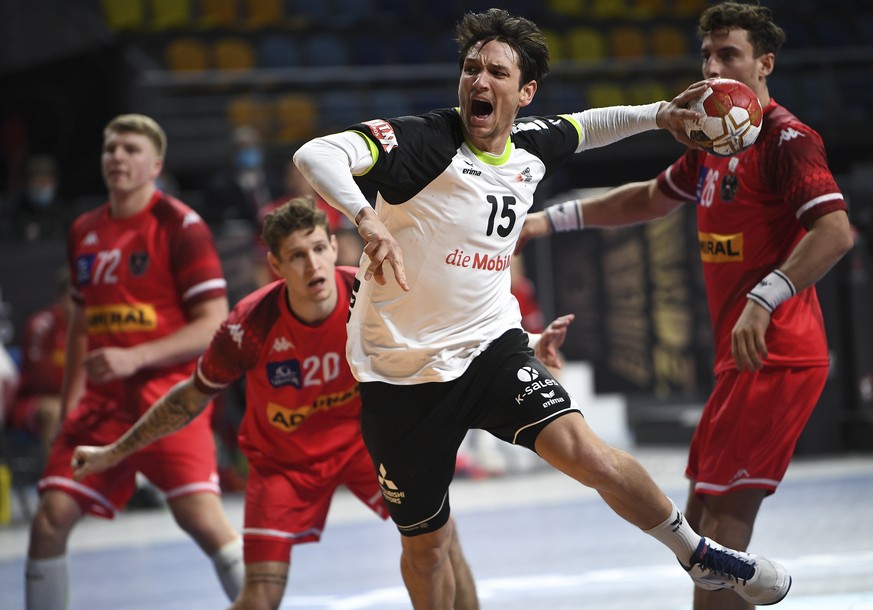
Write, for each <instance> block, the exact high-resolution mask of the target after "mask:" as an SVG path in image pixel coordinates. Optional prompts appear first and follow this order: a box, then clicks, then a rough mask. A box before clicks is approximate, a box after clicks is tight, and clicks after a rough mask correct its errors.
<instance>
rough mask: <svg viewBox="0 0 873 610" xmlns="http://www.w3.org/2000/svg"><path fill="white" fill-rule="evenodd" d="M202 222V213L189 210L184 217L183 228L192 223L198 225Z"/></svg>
mask: <svg viewBox="0 0 873 610" xmlns="http://www.w3.org/2000/svg"><path fill="white" fill-rule="evenodd" d="M199 222H200V215H199V214H197V212H188V213H187V214H185V218H183V219H182V228H183V229H185V228H187V227H190V226H191V225H196V224H197V223H199Z"/></svg>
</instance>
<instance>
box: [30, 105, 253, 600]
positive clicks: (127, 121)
mask: <svg viewBox="0 0 873 610" xmlns="http://www.w3.org/2000/svg"><path fill="white" fill-rule="evenodd" d="M165 148H166V136H165V135H164V132H163V130H162V129H161V127H160V126H159V125H158V124H157V123H156V122H155V121H154V120H152V119H151V118H149V117H146V116H143V115H121V116H118V117H116V118H115V119H113V120H112V121H110V122H109V124H108V125H107V126H106V129H105V130H104V134H103V154H102V170H103V178H104V181H105V183H106V186H107V189H108V191H109V202H108V203H107V204H105V205H103V206H100V207H98V208H96V209H94V210H91V211H88V212H85V213H84V214H82V215H81V216H79V218H77V219H76V221H75V222H74V224H73V226H72V227H71V228H70V232H69V235H68V243H67V249H68V258H69V263H70V271H71V281H72V295H73V301H74V303H75V307H74V310H73V314H72V316H71V318H70V332H69V340H68V343H67V354H66V368H65V374H64V382H63V387H62V390H61V419H62V422H63V423H62V428H61V431H60V433H59V435H58V436H57V438H56V439H55V441H54V443H53V445H52V449H51V454H50V455H49V458H48V463H47V466H46V469H45V472H44V473H43V476H42V478H41V480H40V482H39V485H38V488H39V491H40V493H41V497H40V504H39V508H38V509H37V513H36V515H35V517H34V519H33V523H32V525H31V531H30V547H29V550H28V561H27V574H26V576H27V582H26V597H27V607H28V609H29V610H41V609H47V608H61V607H64V606H65V604H66V599H67V597H68V594H67V589H68V578H69V577H68V575H67V571H68V570H67V559H66V550H67V540H68V537H69V534H70V532H71V531H72V529H73V527H74V526H75V524H76V523H77V522H78V520H79V519H80V518H81V517H82V516H83V515H84V514H85V513H90V514H92V515H97V516H102V517H112V516H114V514H115V513H116V512H117V511H118V510H119V509H121V508H122V507H124V505H125V504H126V503H127V501H128V500H129V499H130V497H131V495H132V494H133V492H134V488H135V475H136V473H137V472H141V473H143V474H144V475H145V476H146V477H147V478H148V479H149V480H150V481H151V482H152V483H153V484H154V485H156V486H157V487H159V488H160V489H162V490H163V491H164V492H165V494H166V497H167V503H168V505H169V507H170V510H171V511H172V513H173V517H174V518H175V519H176V522H177V523H178V524H179V525H180V526H181V527H182V529H184V530H185V531H186V532H188V533H189V534H190V535H191V537H192V538H193V539H194V540H195V541H196V542H197V544H198V545H199V546H200V548H201V549H202V550H203V551H204V552H205V553H206V554H207V555H209V556H210V557H211V558H212V560H213V562H214V563H215V568H216V571H217V572H218V575H219V579H220V580H221V583H222V585H223V587H224V589H225V592H226V593H227V595H228V597H230V598H231V599H234V598H235V597H236V595H237V593H238V591H239V588H240V587H241V584H242V561H241V558H242V549H241V546H242V545H241V541H240V538H239V535H238V534H237V533H236V532H235V531H234V530H233V528H232V527H231V526H230V524H229V523H228V521H227V518H226V517H225V515H224V511H223V509H222V507H221V501H220V497H219V493H220V490H219V488H218V483H217V474H216V461H215V445H214V441H213V437H212V431H211V429H210V421H209V418H208V417H207V416H204V417H200V418H198V419H197V420H196V421H194V422H192V425H191V426H189V427H188V428H187V429H186V430H184V431H182V432H180V433H179V434H177V435H174V436H172V437H170V438H167V439H164V440H163V441H161V442H160V443H156V444H155V445H153V446H151V447H149V448H147V449H144V450H143V451H140V452H138V453H136V454H135V455H131V456H130V457H129V458H128V459H127V460H124V461H123V462H121V463H119V464H118V465H117V466H116V467H115V468H113V469H112V470H110V471H107V472H105V473H101V474H95V475H92V476H89V477H87V478H84V479H81V480H78V481H77V480H74V479H73V471H72V468H71V457H72V455H73V450H74V448H75V447H76V446H77V445H79V444H83V443H87V444H95V443H97V444H99V443H105V442H109V441H110V440H112V439H115V438H117V437H118V436H119V435H120V434H121V433H122V432H124V431H125V430H126V429H127V428H128V427H130V425H131V423H133V422H134V421H136V419H137V418H138V417H139V416H140V415H141V414H142V413H143V412H144V411H145V409H146V408H147V407H148V405H149V404H151V402H152V401H153V400H155V399H156V398H157V397H158V396H161V395H163V394H164V393H165V392H167V391H168V390H169V389H170V388H171V387H173V386H174V385H175V384H176V383H178V382H179V381H181V380H183V379H185V378H187V377H188V376H189V375H190V374H191V372H192V371H193V369H194V366H195V363H196V356H197V355H198V354H200V353H201V352H202V351H203V348H204V347H205V346H206V345H207V344H208V342H209V339H210V337H211V336H212V334H213V333H214V332H215V329H216V328H217V327H218V324H219V323H220V322H221V320H222V319H223V318H224V316H225V315H227V297H226V283H225V280H224V276H223V274H222V270H221V263H220V260H219V258H218V254H217V252H216V250H215V245H214V243H213V240H212V234H211V233H210V231H209V229H208V228H207V226H206V224H205V223H204V222H203V221H202V220H201V219H200V217H199V216H198V215H197V214H196V213H195V212H193V211H192V210H191V209H190V208H189V207H187V206H186V205H184V204H183V203H181V202H180V201H178V200H176V199H174V198H172V197H170V196H168V195H166V194H164V193H162V192H160V191H158V190H157V189H156V188H155V179H156V178H157V177H158V175H159V174H160V172H161V168H162V167H163V158H164V151H165Z"/></svg>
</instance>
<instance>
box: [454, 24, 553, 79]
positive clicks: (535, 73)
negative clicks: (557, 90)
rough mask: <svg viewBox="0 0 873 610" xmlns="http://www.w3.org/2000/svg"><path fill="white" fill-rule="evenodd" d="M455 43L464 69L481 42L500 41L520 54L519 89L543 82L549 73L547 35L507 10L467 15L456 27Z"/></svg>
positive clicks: (459, 63)
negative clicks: (532, 82)
mask: <svg viewBox="0 0 873 610" xmlns="http://www.w3.org/2000/svg"><path fill="white" fill-rule="evenodd" d="M455 40H456V41H457V42H458V53H459V57H458V65H459V66H460V67H461V68H462V69H463V67H464V59H466V57H467V54H468V53H469V52H470V49H472V48H473V47H474V46H475V45H477V44H479V43H480V42H481V43H486V42H490V41H492V40H497V41H498V42H505V43H506V44H508V45H509V46H511V47H512V48H513V50H514V51H515V52H516V54H517V55H518V67H519V68H520V69H521V82H519V87H521V86H523V85H524V84H526V83H529V82H530V81H532V80H535V81H537V82H542V80H543V79H544V78H545V77H546V76H548V74H549V45H548V44H547V43H546V37H545V35H543V33H542V32H541V31H540V29H539V28H538V27H537V25H536V24H535V23H534V22H532V21H529V20H527V19H525V18H524V17H515V16H513V15H510V14H509V13H508V12H507V11H505V10H503V9H499V8H492V9H488V10H487V11H484V12H482V13H467V14H466V15H464V16H463V17H462V18H461V20H460V21H459V22H458V25H457V27H456V28H455Z"/></svg>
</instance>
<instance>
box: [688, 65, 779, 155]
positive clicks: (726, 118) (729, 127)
mask: <svg viewBox="0 0 873 610" xmlns="http://www.w3.org/2000/svg"><path fill="white" fill-rule="evenodd" d="M689 108H690V109H691V110H696V111H697V112H699V113H700V114H701V116H702V118H701V119H699V120H697V121H685V132H686V133H687V134H688V137H689V138H691V139H692V140H694V141H695V142H696V143H698V144H700V145H701V146H702V147H703V148H705V149H706V150H707V151H708V152H711V153H712V154H714V155H718V156H719V157H730V156H732V155H736V154H739V153H741V152H743V151H744V150H746V149H747V148H748V147H749V146H751V145H752V144H754V143H755V140H757V139H758V134H759V133H761V122H762V121H763V118H764V111H763V110H762V109H761V102H760V101H759V100H758V96H757V95H755V92H754V91H752V90H751V89H750V88H749V87H748V86H746V85H744V84H743V83H741V82H739V81H736V80H732V79H729V78H717V79H714V80H712V81H710V83H709V87H708V88H707V89H706V91H704V92H703V95H701V96H700V97H699V98H697V99H696V100H695V101H693V102H691V104H689Z"/></svg>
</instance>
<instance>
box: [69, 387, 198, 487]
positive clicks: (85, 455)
mask: <svg viewBox="0 0 873 610" xmlns="http://www.w3.org/2000/svg"><path fill="white" fill-rule="evenodd" d="M213 396H214V394H204V393H203V392H201V391H200V390H198V389H197V388H196V387H195V385H194V379H193V377H192V378H189V379H186V380H185V381H182V382H179V383H178V384H176V385H175V386H174V387H173V388H172V389H171V390H170V391H169V392H167V393H166V394H164V395H163V396H162V397H161V398H159V399H158V400H157V402H155V404H153V405H152V406H151V408H150V409H149V410H148V411H146V412H145V413H144V414H143V416H142V417H140V418H139V420H138V421H137V422H136V423H135V424H134V425H133V426H131V428H130V429H129V430H128V431H127V432H125V433H124V435H123V436H122V437H121V438H119V439H118V440H117V441H115V442H114V443H111V444H109V445H104V446H103V447H85V446H80V447H76V451H75V452H74V453H73V459H72V464H71V465H72V467H73V477H74V478H75V479H76V480H77V481H78V480H81V479H82V478H84V477H86V476H88V475H89V474H93V473H96V472H102V471H103V470H106V469H107V468H111V467H112V466H115V465H116V464H117V463H118V462H120V461H121V460H123V459H124V458H126V457H127V456H129V455H130V454H132V453H134V452H135V451H137V450H139V449H142V448H143V447H145V446H146V445H148V444H149V443H151V442H153V441H156V440H158V439H159V438H161V437H164V436H167V435H168V434H171V433H173V432H175V431H176V430H179V429H181V428H184V427H185V426H187V425H188V424H189V423H190V422H191V420H193V419H194V418H195V417H197V416H198V415H199V414H200V413H201V412H202V411H203V410H204V409H205V408H206V405H208V404H209V401H210V400H212V397H213Z"/></svg>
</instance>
